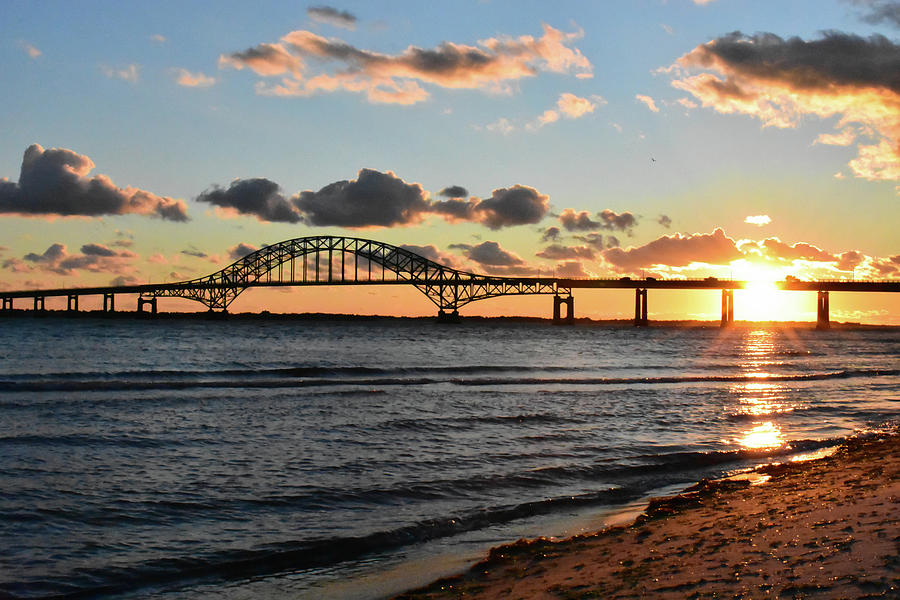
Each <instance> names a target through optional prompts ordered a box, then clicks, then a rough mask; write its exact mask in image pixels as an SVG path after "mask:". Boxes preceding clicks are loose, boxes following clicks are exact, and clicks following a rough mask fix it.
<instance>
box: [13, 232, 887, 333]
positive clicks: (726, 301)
mask: <svg viewBox="0 0 900 600" xmlns="http://www.w3.org/2000/svg"><path fill="white" fill-rule="evenodd" d="M348 256H349V257H350V258H351V260H352V264H349V265H348ZM338 258H339V260H338ZM373 266H375V270H374V272H373ZM348 267H349V271H350V272H349V274H348ZM752 283H753V282H748V281H736V280H730V279H727V280H726V279H716V278H714V277H708V278H706V279H654V278H652V277H648V278H643V279H631V278H628V277H622V278H618V279H615V278H613V279H571V278H561V277H500V276H493V275H483V274H478V273H469V272H466V271H461V270H458V269H454V268H451V267H447V266H445V265H441V264H439V263H436V262H433V261H431V260H429V259H427V258H425V257H423V256H420V255H419V254H416V253H415V252H413V251H411V250H409V249H406V248H403V247H398V246H392V245H390V244H385V243H383V242H377V241H374V240H366V239H361V238H349V237H341V236H312V237H305V238H296V239H293V240H286V241H284V242H279V243H278V244H273V245H271V246H266V247H264V248H261V249H259V250H257V251H255V252H253V253H251V254H248V255H247V256H245V257H243V258H241V259H238V260H237V261H235V262H234V263H232V264H231V265H229V266H227V267H225V268H223V269H221V270H220V271H217V272H215V273H212V274H210V275H207V276H205V277H200V278H197V279H192V280H188V281H180V282H174V283H158V284H154V283H148V284H137V285H122V286H106V287H83V288H57V289H38V290H17V291H0V300H2V311H3V312H7V311H11V310H12V309H13V300H14V299H17V298H18V299H21V298H31V299H32V300H33V307H34V310H36V311H40V310H44V308H45V299H46V298H48V297H60V296H65V297H66V298H67V309H68V310H69V311H77V310H78V299H79V297H81V296H91V295H102V296H103V310H104V312H112V311H114V310H115V296H116V295H117V294H137V295H138V303H137V308H138V312H143V311H144V308H145V307H149V308H150V311H151V312H152V313H155V312H156V310H157V298H161V297H181V298H187V299H190V300H195V301H197V302H201V303H203V304H205V305H206V306H207V307H208V308H209V310H210V311H216V310H218V311H222V312H226V311H227V309H228V306H229V305H230V304H231V302H233V301H234V300H235V298H237V296H238V295H239V294H240V293H241V292H243V291H244V290H245V289H247V288H253V287H283V286H321V285H412V286H414V287H416V288H417V289H419V291H421V292H422V293H423V294H425V295H426V296H427V297H428V299H429V300H430V301H431V302H432V303H433V304H435V305H436V306H437V308H438V311H439V312H438V316H439V318H442V319H450V320H452V319H455V318H458V316H459V312H458V309H459V308H460V307H461V306H463V305H465V304H468V303H469V302H473V301H476V300H483V299H486V298H493V297H498V296H508V295H526V294H550V295H553V297H554V298H553V317H554V321H556V322H560V323H566V322H573V321H574V297H573V296H572V290H573V289H585V288H595V289H600V288H602V289H634V290H635V317H634V323H635V325H639V326H640V325H647V324H648V309H647V291H648V290H650V289H670V290H704V289H708V290H721V291H722V325H723V326H725V325H728V324H730V323H731V322H733V320H734V296H733V293H734V290H736V289H744V288H746V287H748V286H750V285H752ZM773 285H774V286H775V287H776V288H777V289H781V290H790V291H814V292H817V294H818V303H817V307H818V310H817V324H818V326H819V327H827V326H828V322H829V315H828V312H829V308H828V303H829V296H828V294H829V292H900V280H886V281H855V280H853V281H847V280H838V281H833V280H829V281H802V280H799V279H788V280H785V281H776V282H773ZM563 307H565V309H566V313H565V315H563V314H562V310H561V309H562V308H563Z"/></svg>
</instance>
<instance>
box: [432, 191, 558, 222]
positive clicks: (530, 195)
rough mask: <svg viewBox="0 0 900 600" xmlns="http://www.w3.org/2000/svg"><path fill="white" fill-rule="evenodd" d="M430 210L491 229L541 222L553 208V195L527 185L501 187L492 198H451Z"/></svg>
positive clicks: (449, 218)
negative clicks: (551, 196)
mask: <svg viewBox="0 0 900 600" xmlns="http://www.w3.org/2000/svg"><path fill="white" fill-rule="evenodd" d="M429 210H430V211H431V212H434V213H436V214H439V215H441V216H443V217H444V218H445V219H446V220H447V221H450V222H459V221H470V222H476V223H481V224H483V225H485V226H487V227H488V228H490V229H501V228H503V227H510V226H514V225H528V224H532V223H538V222H539V221H541V219H543V218H544V215H546V214H547V211H548V210H550V198H549V197H548V196H546V195H545V194H541V193H540V192H538V191H537V190H536V189H534V188H532V187H528V186H524V185H518V184H516V185H514V186H512V187H511V188H499V189H496V190H494V191H493V192H492V193H491V197H490V198H486V199H480V198H470V199H468V200H462V199H458V198H451V199H450V200H442V201H437V202H432V203H431V204H430V208H429Z"/></svg>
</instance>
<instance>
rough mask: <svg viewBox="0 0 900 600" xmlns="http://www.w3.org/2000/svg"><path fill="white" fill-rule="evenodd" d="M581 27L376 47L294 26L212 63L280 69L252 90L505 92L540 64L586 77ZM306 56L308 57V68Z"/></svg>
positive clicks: (406, 100)
mask: <svg viewBox="0 0 900 600" xmlns="http://www.w3.org/2000/svg"><path fill="white" fill-rule="evenodd" d="M582 35H583V34H582V32H581V31H576V32H574V33H565V32H562V31H560V30H557V29H554V28H553V27H550V26H549V25H544V33H543V35H542V36H541V37H540V38H535V37H533V36H530V35H523V36H520V37H518V38H508V37H504V38H490V39H486V40H481V41H479V42H478V44H477V45H476V46H470V45H464V44H456V43H453V42H444V43H442V44H440V45H439V46H437V47H435V48H430V49H426V48H419V47H417V46H409V47H407V48H406V49H405V50H403V51H402V52H401V53H399V54H384V53H380V52H375V51H372V50H365V49H361V48H357V47H355V46H352V45H351V44H348V43H347V42H345V41H343V40H341V39H337V38H331V39H329V38H325V37H322V36H320V35H317V34H315V33H313V32H311V31H305V30H297V31H292V32H290V33H288V34H286V35H285V36H283V37H282V38H281V40H280V41H279V42H278V43H276V44H267V43H266V44H259V45H257V46H256V47H254V48H250V49H248V50H246V51H243V52H235V53H231V54H223V55H222V56H220V57H219V66H220V67H222V68H224V67H233V68H237V69H242V68H244V67H248V68H251V69H252V70H253V71H255V72H256V73H257V74H258V75H261V76H266V77H268V76H274V75H285V76H284V77H282V78H281V79H280V80H279V81H278V82H276V83H267V82H265V81H260V82H259V84H258V85H257V92H258V93H260V94H264V95H274V96H297V97H303V96H310V95H312V94H315V93H322V92H335V91H339V90H342V91H347V92H353V93H359V94H365V96H366V97H367V99H368V100H369V101H370V102H374V103H393V104H415V103H417V102H422V101H424V100H426V99H427V98H428V97H429V93H428V92H427V91H426V90H425V89H424V88H423V87H422V85H423V84H427V85H434V86H438V87H443V88H452V89H480V90H486V91H491V92H500V93H510V92H511V91H512V88H511V86H510V84H511V82H514V81H517V80H519V79H522V78H526V77H535V76H537V75H538V74H540V73H541V72H554V73H575V74H576V76H588V77H589V76H591V71H592V65H591V63H590V61H588V59H587V58H585V56H584V55H583V54H582V53H581V51H580V50H578V49H577V48H575V47H573V46H572V43H573V42H574V41H575V40H577V39H579V38H580V37H581V36H582ZM307 59H312V60H310V65H312V68H311V69H307V68H306V60H307Z"/></svg>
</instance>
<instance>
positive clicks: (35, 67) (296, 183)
mask: <svg viewBox="0 0 900 600" xmlns="http://www.w3.org/2000/svg"><path fill="white" fill-rule="evenodd" d="M862 4H864V3H850V4H848V2H847V1H846V0H826V1H824V2H820V1H818V0H797V4H796V6H795V9H793V10H791V11H785V10H783V7H782V5H781V3H779V2H776V1H775V0H765V1H761V2H754V3H752V4H751V5H748V6H744V5H743V4H740V5H739V4H735V3H733V2H725V1H723V0H722V1H717V2H697V1H695V2H690V1H689V0H683V1H679V2H657V3H655V4H653V6H649V5H648V6H644V5H643V4H640V5H638V4H635V3H628V2H620V3H609V2H599V3H573V4H570V5H565V6H562V7H560V6H556V5H553V6H550V5H542V4H535V5H529V6H527V7H525V6H522V5H520V3H515V2H508V1H500V2H476V1H472V2H462V3H449V4H433V3H431V4H426V5H422V4H421V3H418V4H417V3H412V2H405V1H402V2H391V3H383V2H357V1H355V0H353V1H350V2H348V3H347V4H346V5H341V6H318V5H315V6H313V5H310V6H300V7H297V6H294V5H285V4H283V3H279V2H268V1H265V0H264V1H263V3H262V4H261V5H258V6H255V7H254V8H250V7H248V6H247V5H244V4H241V3H238V2H233V1H231V0H225V1H224V2H223V3H222V4H220V5H219V6H220V9H221V10H220V11H219V12H218V15H219V16H218V17H216V19H217V20H216V23H215V27H206V26H204V27H202V28H201V29H202V30H203V31H205V32H207V33H206V34H204V35H199V36H198V35H193V34H192V33H189V32H188V31H186V30H185V28H186V27H190V26H191V25H187V24H193V25H197V24H199V23H204V24H207V25H208V23H207V20H208V18H210V17H209V15H208V14H207V11H204V10H203V9H202V8H201V7H199V6H191V7H182V6H179V7H178V10H166V9H165V8H164V7H162V6H153V7H149V8H147V10H145V11H137V10H135V9H134V7H133V6H132V5H129V3H124V4H122V5H115V6H104V7H102V8H101V7H99V6H94V7H90V6H87V7H85V6H81V5H78V6H77V7H76V6H75V5H71V6H70V5H67V4H65V3H61V4H59V5H58V6H55V10H53V11H50V13H49V14H45V12H44V11H40V10H36V9H35V8H34V7H33V6H32V5H30V4H28V3H13V4H12V5H10V6H8V7H5V8H6V9H7V10H6V13H5V14H4V17H6V18H4V19H3V20H2V23H0V32H2V33H3V34H4V35H5V39H7V40H12V41H11V42H10V43H8V44H7V45H6V46H5V47H3V48H2V49H0V54H2V59H3V64H4V65H5V66H6V67H7V70H6V73H5V76H4V82H5V84H6V87H7V88H8V89H10V90H14V92H11V94H10V95H11V97H10V99H9V107H8V110H6V111H4V112H2V113H0V130H2V131H3V132H4V136H3V143H2V144H0V229H2V232H3V233H4V235H3V236H2V245H0V289H6V290H23V289H38V288H72V287H85V286H108V285H112V284H115V285H130V284H144V283H162V282H175V281H181V280H187V279H192V278H196V277H200V276H203V275H206V274H209V273H213V272H216V271H218V270H219V269H221V268H223V267H224V266H227V265H228V264H230V263H232V262H233V261H235V260H238V259H241V258H242V257H243V256H245V255H246V254H247V252H249V251H252V250H253V249H257V248H261V247H263V246H265V245H268V244H272V243H277V242H280V241H283V240H290V239H295V238H302V237H308V236H324V235H332V236H357V237H365V238H369V239H374V240H378V241H381V242H385V243H388V244H393V245H396V246H401V247H407V248H411V249H415V250H416V251H418V252H419V253H420V254H421V255H422V256H426V257H427V258H429V259H430V260H434V261H435V262H438V263H440V264H443V265H446V266H450V267H455V268H460V269H463V270H466V271H469V272H473V273H479V274H487V275H496V276H514V277H516V276H518V277H531V276H538V275H545V276H546V275H548V274H550V275H553V276H558V277H572V278H589V277H597V278H609V279H620V278H623V277H628V278H632V279H637V278H642V277H647V276H649V277H654V278H656V279H705V278H707V277H715V278H718V279H733V280H740V281H751V282H753V283H752V285H751V286H750V287H749V288H748V289H746V290H737V291H736V292H735V296H734V315H735V318H736V319H737V320H754V321H755V320H763V321H766V320H807V321H808V320H810V319H811V318H813V319H814V318H815V316H816V298H815V297H814V296H811V295H810V293H807V292H802V293H801V292H780V291H775V290H773V289H772V287H771V285H770V283H771V282H772V281H783V280H784V278H785V277H786V276H792V277H798V278H800V279H803V280H816V279H824V280H850V279H856V280H875V279H878V280H883V279H889V280H890V279H897V278H900V247H898V246H897V236H896V223H897V222H898V220H900V212H898V211H900V209H898V206H900V204H898V202H897V198H898V195H897V194H898V187H897V186H898V183H900V156H898V153H897V148H898V147H900V119H898V118H897V116H896V115H897V114H898V110H897V107H898V106H900V92H898V90H897V88H896V85H895V72H894V70H893V69H892V68H891V67H890V66H889V65H894V64H895V57H896V56H897V54H898V53H900V49H898V45H897V43H896V41H893V40H894V38H891V37H890V36H889V35H888V34H889V33H890V32H891V30H890V26H891V22H890V20H888V19H875V20H873V19H871V18H868V17H866V16H865V15H866V10H865V9H864V8H863V7H862ZM851 5H852V6H851ZM73 23H77V24H78V27H76V28H73V27H72V26H71V24H73ZM435 24H437V25H435ZM648 24H649V25H648ZM110 31H112V32H114V35H112V37H110V35H108V34H109V32H110ZM757 32H759V33H757ZM822 32H828V33H827V34H823V33H822ZM879 36H881V37H879ZM884 36H888V37H884ZM776 58H777V60H776ZM835 65H842V67H841V68H837V67H836V66H835ZM798 73H803V74H804V76H803V77H799V76H798V75H797V74H798ZM47 82H55V83H54V85H57V86H59V87H58V88H54V92H53V93H57V92H58V93H59V94H60V95H63V96H65V97H67V98H78V99H79V101H77V102H75V101H73V102H62V103H54V102H48V101H47V98H48V91H47V85H49V84H48V83H47ZM851 199H852V200H851ZM851 208H852V210H851ZM863 232H864V233H863ZM401 295H403V296H404V301H402V302H398V301H397V297H398V292H397V291H396V290H372V289H358V288H352V287H344V288H342V289H340V290H331V292H330V293H328V294H325V293H312V292H308V293H307V292H302V293H301V292H297V293H296V295H295V296H285V293H284V292H282V291H277V292H265V291H260V292H259V293H254V294H252V295H250V296H248V297H247V298H246V299H245V298H242V299H241V300H240V301H239V304H236V308H237V307H239V308H240V310H242V311H251V312H254V311H260V310H270V311H290V312H330V311H333V310H337V309H338V307H340V310H342V311H347V312H359V313H366V314H389V315H427V314H431V313H432V312H433V307H432V306H431V305H430V303H429V302H428V300H427V299H426V298H424V297H422V296H421V295H419V296H416V295H414V294H413V295H411V296H408V297H409V298H412V300H410V301H407V300H406V299H405V298H407V295H405V294H401ZM336 296H340V298H339V299H338V298H336ZM896 296H900V294H866V295H865V297H861V296H858V295H854V296H843V295H837V294H835V295H834V297H833V298H831V315H832V316H833V318H834V319H835V320H838V321H841V320H852V321H861V322H873V323H895V322H896V323H900V299H898V298H896ZM659 297H660V296H659V295H658V294H656V293H655V292H651V293H650V298H649V300H648V303H649V311H650V314H651V320H652V319H653V318H654V317H655V318H663V319H693V318H700V319H704V320H716V319H717V318H718V314H717V313H718V308H717V306H716V302H717V299H716V298H711V294H709V293H707V292H701V291H683V292H680V293H679V294H678V295H672V296H669V297H666V300H665V302H661V301H659V299H658V298H659ZM633 301H634V299H633V298H629V297H627V296H625V295H605V296H604V297H600V296H596V297H593V296H592V297H591V300H590V301H589V302H583V301H582V300H581V299H579V302H578V309H577V313H576V316H585V315H590V316H591V317H592V318H600V319H603V318H607V319H609V318H622V317H627V316H629V313H631V311H632V309H631V307H630V305H631V304H633ZM86 302H87V303H88V304H90V303H91V302H93V299H88V300H87V301H86ZM48 304H49V305H50V306H51V307H59V305H60V300H58V299H50V300H48ZM134 304H135V301H134V299H129V301H128V304H127V308H128V309H129V310H133V308H134ZM185 306H186V307H187V308H185ZM191 306H192V305H191V304H190V303H188V304H186V305H183V304H180V303H177V302H164V303H163V306H162V307H161V310H176V311H180V310H191V308H190V307H191ZM122 308H126V306H123V307H122ZM197 309H199V310H203V307H202V306H197ZM465 311H466V314H478V315H504V314H507V315H508V314H519V315H530V316H544V317H546V316H549V309H548V302H547V301H546V299H545V300H544V301H543V302H540V301H537V300H535V301H531V300H526V299H524V298H518V299H516V300H515V301H509V302H506V301H503V302H500V301H497V302H493V301H491V302H478V303H474V304H472V305H471V306H467V307H465Z"/></svg>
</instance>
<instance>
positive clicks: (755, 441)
mask: <svg viewBox="0 0 900 600" xmlns="http://www.w3.org/2000/svg"><path fill="white" fill-rule="evenodd" d="M776 336H777V333H776V332H775V331H773V330H771V329H757V330H754V331H750V332H748V333H747V335H746V336H745V337H744V339H743V344H741V345H740V346H739V348H738V352H739V355H740V357H739V363H740V367H741V370H742V371H743V372H744V373H745V374H746V375H747V377H748V381H745V382H741V383H738V384H736V385H734V386H732V387H731V389H730V392H731V394H732V396H733V397H735V398H736V400H737V402H736V406H734V407H733V408H732V409H731V410H732V411H733V412H732V414H734V415H735V417H738V418H749V419H754V418H765V417H768V418H769V419H772V418H773V417H775V416H776V415H780V414H784V413H788V412H791V411H792V410H794V406H793V405H792V404H791V403H790V402H789V401H788V396H787V395H786V390H785V387H784V385H783V384H781V383H779V382H774V381H768V380H767V378H768V377H770V376H771V375H773V374H774V373H772V372H771V369H772V367H774V366H776V365H778V364H779V363H778V361H777V347H778V343H777V337H776ZM735 441H736V442H737V444H738V445H740V446H741V447H742V448H745V449H748V450H774V449H776V448H781V447H782V446H784V445H785V444H786V443H787V442H786V438H785V434H784V432H783V431H782V428H781V426H780V425H779V424H778V423H776V422H775V421H773V420H766V421H762V420H755V419H754V420H752V421H751V423H750V428H749V429H746V430H744V431H741V432H740V433H738V435H737V436H736V437H735Z"/></svg>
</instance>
